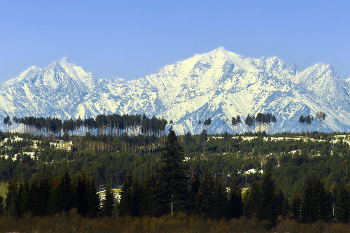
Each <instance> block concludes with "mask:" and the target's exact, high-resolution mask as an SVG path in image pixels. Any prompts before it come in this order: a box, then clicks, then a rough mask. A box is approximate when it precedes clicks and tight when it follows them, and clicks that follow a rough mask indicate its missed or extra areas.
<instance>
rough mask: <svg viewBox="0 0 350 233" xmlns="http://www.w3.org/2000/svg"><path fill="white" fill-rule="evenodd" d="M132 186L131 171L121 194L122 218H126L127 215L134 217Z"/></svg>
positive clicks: (120, 212) (120, 211)
mask: <svg viewBox="0 0 350 233" xmlns="http://www.w3.org/2000/svg"><path fill="white" fill-rule="evenodd" d="M132 184H133V176H132V174H131V173H130V171H129V172H128V174H127V176H126V178H125V181H124V183H123V187H122V190H121V193H120V195H121V198H120V203H119V215H120V216H126V215H130V216H132V206H133V203H132V201H133V197H132V194H133V193H132Z"/></svg>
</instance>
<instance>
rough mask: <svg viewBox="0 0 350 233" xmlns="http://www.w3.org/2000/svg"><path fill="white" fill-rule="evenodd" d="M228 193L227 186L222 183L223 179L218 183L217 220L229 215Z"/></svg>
mask: <svg viewBox="0 0 350 233" xmlns="http://www.w3.org/2000/svg"><path fill="white" fill-rule="evenodd" d="M227 205H228V200H227V192H226V186H225V185H224V184H223V183H222V180H221V178H219V179H217V181H216V193H215V206H214V207H215V209H214V210H215V218H216V219H221V218H222V217H225V216H226V215H227Z"/></svg>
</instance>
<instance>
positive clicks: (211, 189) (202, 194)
mask: <svg viewBox="0 0 350 233" xmlns="http://www.w3.org/2000/svg"><path fill="white" fill-rule="evenodd" d="M215 194H216V187H215V181H214V178H213V177H212V175H211V173H210V172H209V171H205V173H204V176H203V178H202V181H201V185H200V187H199V192H198V196H197V201H196V208H195V209H196V210H195V212H196V214H198V215H201V216H205V217H208V218H215V217H216V213H215V210H216V209H215V204H216V199H215Z"/></svg>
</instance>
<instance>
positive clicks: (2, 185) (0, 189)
mask: <svg viewBox="0 0 350 233" xmlns="http://www.w3.org/2000/svg"><path fill="white" fill-rule="evenodd" d="M6 194H7V183H6V182H0V196H3V197H6Z"/></svg>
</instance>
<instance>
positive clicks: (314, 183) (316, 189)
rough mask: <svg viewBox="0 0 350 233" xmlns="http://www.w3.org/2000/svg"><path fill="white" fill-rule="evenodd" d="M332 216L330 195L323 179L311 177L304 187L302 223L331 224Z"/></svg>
mask: <svg viewBox="0 0 350 233" xmlns="http://www.w3.org/2000/svg"><path fill="white" fill-rule="evenodd" d="M331 215H332V206H331V202H330V194H329V192H328V191H327V190H326V188H325V186H324V183H323V181H321V178H320V177H319V176H318V175H317V174H314V175H313V176H310V177H309V178H308V180H307V182H306V184H305V187H304V199H303V203H302V206H301V221H302V222H305V223H313V222H316V221H318V220H321V221H324V222H329V221H330V219H331Z"/></svg>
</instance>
